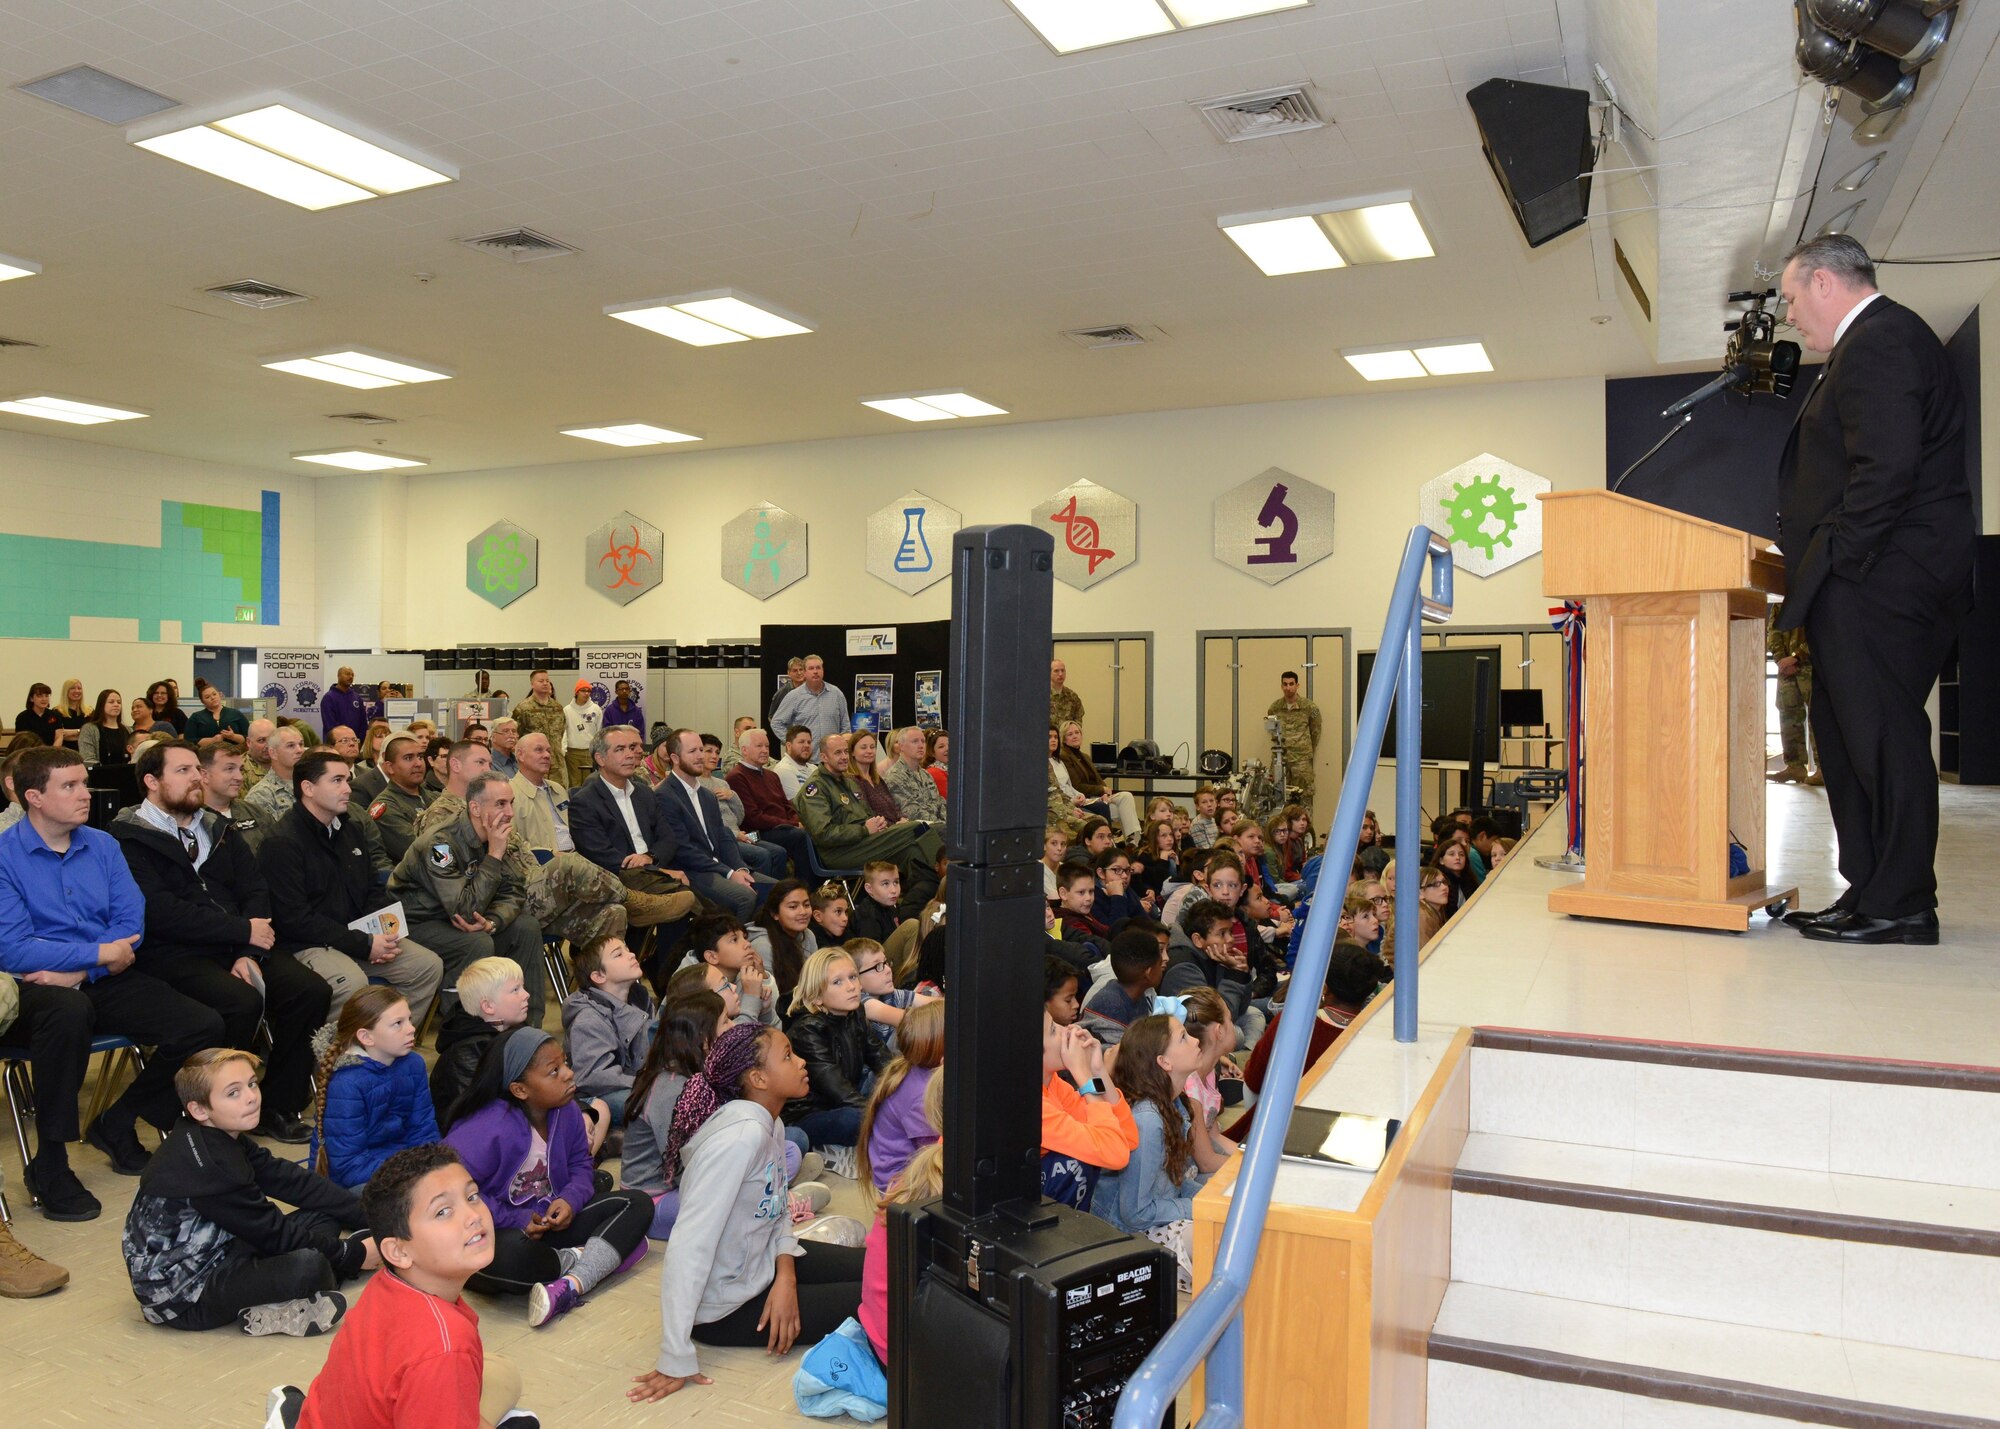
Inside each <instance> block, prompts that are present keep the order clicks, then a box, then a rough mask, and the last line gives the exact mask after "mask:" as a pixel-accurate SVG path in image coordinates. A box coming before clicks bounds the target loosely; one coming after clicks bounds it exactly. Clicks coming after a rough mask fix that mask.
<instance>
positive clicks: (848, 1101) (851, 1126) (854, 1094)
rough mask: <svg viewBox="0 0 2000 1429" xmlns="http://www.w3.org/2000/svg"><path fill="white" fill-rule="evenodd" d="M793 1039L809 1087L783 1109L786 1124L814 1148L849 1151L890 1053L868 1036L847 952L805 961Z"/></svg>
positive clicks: (795, 997)
mask: <svg viewBox="0 0 2000 1429" xmlns="http://www.w3.org/2000/svg"><path fill="white" fill-rule="evenodd" d="M791 1037H792V1041H793V1043H794V1044H795V1045H796V1046H797V1048H798V1053H799V1056H800V1058H801V1059H803V1060H804V1062H805V1064H806V1072H807V1076H808V1081H807V1086H806V1090H805V1092H804V1093H803V1094H801V1095H800V1096H798V1097H795V1098H794V1099H793V1100H792V1101H791V1102H790V1103H789V1104H788V1105H787V1106H786V1107H785V1121H786V1123H787V1124H788V1125H791V1126H795V1127H797V1128H798V1129H799V1130H800V1131H803V1132H804V1133H805V1134H806V1135H807V1137H809V1138H810V1139H811V1141H812V1144H813V1145H814V1146H823V1147H831V1148H841V1147H851V1146H853V1145H854V1143H855V1142H856V1140H858V1139H859V1137H860V1135H861V1113H862V1112H863V1111H865V1110H867V1107H868V1094H869V1093H870V1092H871V1091H873V1090H874V1089H875V1079H876V1078H877V1077H878V1076H880V1075H881V1074H882V1070H883V1068H885V1067H887V1066H888V1065H889V1049H888V1048H887V1047H885V1046H883V1045H882V1041H881V1039H880V1038H878V1037H876V1036H875V1035H874V1034H873V1033H871V1032H870V1031H869V1030H868V1020H867V1018H866V1016H865V1015H864V1014H863V1013H862V1011H861V979H860V978H859V977H858V976H856V975H855V971H854V959H853V958H850V957H849V956H848V955H847V951H846V949H844V948H822V949H820V950H819V951H818V952H816V953H814V954H813V955H812V956H811V957H809V958H807V959H806V965H805V967H804V968H803V969H802V970H801V971H800V973H799V985H798V987H797V988H796V989H794V990H793V993H792V1026H791ZM842 1169H843V1170H844V1169H845V1168H844V1167H843V1168H842Z"/></svg>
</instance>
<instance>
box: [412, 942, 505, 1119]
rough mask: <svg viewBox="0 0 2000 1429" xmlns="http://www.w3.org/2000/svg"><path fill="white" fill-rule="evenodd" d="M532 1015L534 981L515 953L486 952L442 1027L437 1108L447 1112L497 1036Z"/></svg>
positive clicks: (471, 966) (434, 1092)
mask: <svg viewBox="0 0 2000 1429" xmlns="http://www.w3.org/2000/svg"><path fill="white" fill-rule="evenodd" d="M527 1020H528V987H527V982H526V980H525V979H524V978H523V977H522V975H521V965H520V964H519V963H517V962H515V961H514V960H513V959H512V958H480V959H479V960H478V961H476V962H471V963H467V964H466V966H465V971H464V972H461V973H460V974H459V975H458V1005H457V1006H456V1007H454V1008H452V1010H451V1011H450V1012H449V1013H447V1014H446V1015H445V1019H444V1023H443V1024H442V1025H441V1026H440V1027H439V1028H438V1035H437V1063H436V1065H434V1066H433V1067H432V1068H431V1109H432V1110H433V1111H434V1112H436V1113H437V1115H438V1116H439V1117H440V1118H442V1117H443V1116H444V1114H445V1113H446V1112H448V1111H450V1110H451V1104H452V1103H453V1102H455V1101H457V1100H458V1098H459V1093H461V1092H463V1091H464V1090H465V1088H466V1084H467V1083H469V1082H470V1081H471V1080H472V1074H473V1073H474V1072H475V1071H477V1070H478V1069H479V1059H480V1058H481V1057H483V1056H485V1055H486V1049H487V1048H488V1047H489V1046H491V1045H492V1042H493V1039H494V1038H495V1037H498V1036H499V1035H500V1034H501V1033H502V1032H505V1031H507V1030H508V1029H509V1028H513V1027H519V1026H521V1025H522V1024H523V1023H525V1022H526V1021H527Z"/></svg>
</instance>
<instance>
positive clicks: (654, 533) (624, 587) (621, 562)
mask: <svg viewBox="0 0 2000 1429" xmlns="http://www.w3.org/2000/svg"><path fill="white" fill-rule="evenodd" d="M665 553H666V541H665V538H664V537H662V536H661V534H660V528H659V527H658V526H655V525H653V523H652V522H650V521H642V520H640V519H639V518H638V517H637V516H634V515H633V514H632V513H631V512H630V511H621V512H619V513H618V514H617V515H616V516H615V517H613V518H612V519H611V520H609V521H606V522H605V523H604V524H603V525H602V526H599V527H598V528H597V529H596V530H595V531H592V532H591V533H590V534H589V535H588V536H585V537H584V538H583V579H584V583H585V584H586V585H588V586H589V587H590V588H591V589H592V590H594V591H596V592H598V593H599V594H600V595H603V596H606V597H608V598H610V599H611V600H614V601H616V602H617V603H618V604H620V605H630V604H631V603H632V602H633V601H635V600H637V599H638V598H639V597H640V596H642V595H644V594H645V593H646V592H647V591H649V590H651V589H652V588H653V587H654V586H656V585H658V584H659V583H660V575H661V572H660V560H661V558H662V557H663V556H664V555H665Z"/></svg>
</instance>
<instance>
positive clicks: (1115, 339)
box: [1063, 323, 1147, 351]
mask: <svg viewBox="0 0 2000 1429" xmlns="http://www.w3.org/2000/svg"><path fill="white" fill-rule="evenodd" d="M1063 336H1064V337H1066V338H1068V339H1069V340H1070V341H1071V342H1073V343H1075V344H1076V345H1077V346H1078V347H1081V348H1085V349H1087V350H1090V351H1095V350H1096V349H1098V348H1100V347H1140V346H1143V345H1144V344H1145V343H1146V341H1147V337H1146V335H1145V334H1144V333H1143V332H1140V331H1139V329H1137V328H1135V327H1133V326H1131V325H1130V324H1129V323H1113V324H1112V325H1111V326H1110V327H1073V328H1070V329H1068V330H1067V331H1066V332H1064V333H1063Z"/></svg>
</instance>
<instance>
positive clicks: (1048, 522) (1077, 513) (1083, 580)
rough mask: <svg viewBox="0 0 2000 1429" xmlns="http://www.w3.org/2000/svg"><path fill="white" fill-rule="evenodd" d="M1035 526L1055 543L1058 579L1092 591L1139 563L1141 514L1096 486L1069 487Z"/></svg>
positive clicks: (1039, 512)
mask: <svg viewBox="0 0 2000 1429" xmlns="http://www.w3.org/2000/svg"><path fill="white" fill-rule="evenodd" d="M1029 519H1030V521H1031V522H1032V523H1033V524H1034V525H1035V526H1037V527H1039V528H1041V529H1042V530H1044V531H1048V532H1050V533H1051V534H1053V535H1054V536H1055V538H1056V579H1058V580H1060V581H1062V582H1064V583H1065V584H1068V585H1073V586H1075V587H1076V588H1077V589H1078V590H1089V589H1090V588H1091V587H1092V586H1094V585H1096V584H1097V583H1098V582H1099V581H1101V580H1108V579H1109V578H1110V577H1112V576H1115V575H1117V574H1118V572H1120V571H1122V570H1124V569H1125V568H1126V567H1127V566H1129V565H1131V564H1132V562H1134V561H1136V560H1137V559H1138V558H1139V508H1138V506H1137V505H1136V504H1134V503H1133V501H1132V499H1131V498H1130V497H1127V496H1121V495H1120V494H1119V493H1118V492H1115V491H1113V490H1112V489H1111V488H1110V487H1108V486H1099V485H1098V484H1097V483H1096V482H1094V481H1077V482H1072V483H1071V484H1070V485H1068V486H1065V487H1064V488H1063V489H1062V490H1061V491H1058V492H1057V493H1056V494H1055V495H1054V496H1051V497H1050V498H1049V499H1048V500H1047V501H1044V502H1043V503H1042V504H1041V505H1039V506H1037V507H1036V508H1035V509H1034V511H1033V513H1032V514H1031V515H1030V518H1029Z"/></svg>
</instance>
